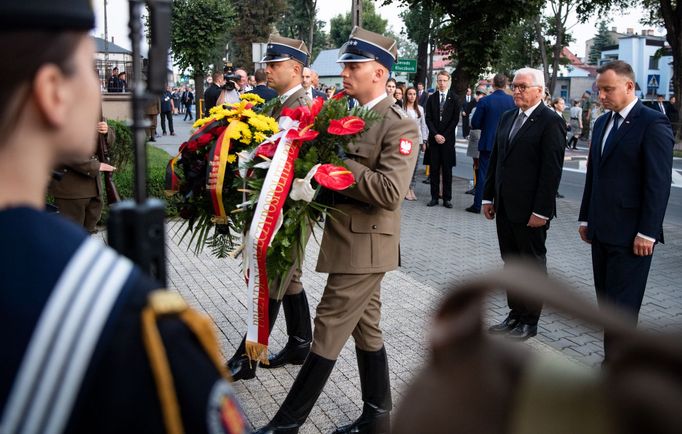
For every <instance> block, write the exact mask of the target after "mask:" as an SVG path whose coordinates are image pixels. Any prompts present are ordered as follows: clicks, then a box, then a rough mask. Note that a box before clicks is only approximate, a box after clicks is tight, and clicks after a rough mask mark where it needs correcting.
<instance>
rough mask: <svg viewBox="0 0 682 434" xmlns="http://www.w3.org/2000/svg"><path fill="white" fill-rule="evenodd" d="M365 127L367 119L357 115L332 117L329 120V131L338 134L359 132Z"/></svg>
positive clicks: (345, 134) (344, 134)
mask: <svg viewBox="0 0 682 434" xmlns="http://www.w3.org/2000/svg"><path fill="white" fill-rule="evenodd" d="M364 128H365V121H363V120H362V119H360V118H359V117H357V116H346V117H345V118H341V119H332V120H331V121H330V122H329V128H327V132H328V133H329V134H334V135H337V136H347V135H351V134H357V133H359V132H361V131H362V130H363V129H364Z"/></svg>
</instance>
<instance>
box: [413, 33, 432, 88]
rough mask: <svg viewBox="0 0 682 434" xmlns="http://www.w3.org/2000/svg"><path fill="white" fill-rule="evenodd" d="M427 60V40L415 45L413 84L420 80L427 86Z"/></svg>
mask: <svg viewBox="0 0 682 434" xmlns="http://www.w3.org/2000/svg"><path fill="white" fill-rule="evenodd" d="M428 61H429V41H422V42H420V43H419V45H417V76H416V77H415V79H414V81H415V82H414V85H415V86H417V83H419V82H421V83H424V87H427V84H426V73H427V70H428Z"/></svg>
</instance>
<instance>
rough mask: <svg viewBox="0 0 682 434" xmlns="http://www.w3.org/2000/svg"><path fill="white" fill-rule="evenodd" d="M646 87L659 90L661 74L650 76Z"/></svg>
mask: <svg viewBox="0 0 682 434" xmlns="http://www.w3.org/2000/svg"><path fill="white" fill-rule="evenodd" d="M646 82H647V85H646V87H648V88H655V89H658V83H660V82H661V76H660V75H659V74H649V76H648V78H647V80H646Z"/></svg>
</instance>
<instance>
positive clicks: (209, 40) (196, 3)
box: [171, 0, 233, 118]
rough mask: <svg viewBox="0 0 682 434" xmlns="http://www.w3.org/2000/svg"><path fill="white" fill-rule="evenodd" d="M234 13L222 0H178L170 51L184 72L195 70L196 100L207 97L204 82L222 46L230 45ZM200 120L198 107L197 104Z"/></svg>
mask: <svg viewBox="0 0 682 434" xmlns="http://www.w3.org/2000/svg"><path fill="white" fill-rule="evenodd" d="M232 21H233V16H232V11H231V9H230V7H229V5H228V4H227V2H225V1H223V0H175V1H174V2H173V3H172V9H171V51H172V52H173V58H174V59H175V64H176V65H177V66H178V67H179V68H180V69H181V70H187V69H191V70H192V77H193V78H194V85H195V87H196V98H197V100H198V99H199V98H203V96H204V79H205V75H206V73H207V72H208V69H209V66H210V65H211V59H213V58H215V56H216V51H217V50H219V47H224V46H225V43H226V42H227V32H228V30H229V29H228V28H227V27H226V25H227V23H230V22H232ZM196 110H197V118H198V117H199V105H198V104H197V108H196Z"/></svg>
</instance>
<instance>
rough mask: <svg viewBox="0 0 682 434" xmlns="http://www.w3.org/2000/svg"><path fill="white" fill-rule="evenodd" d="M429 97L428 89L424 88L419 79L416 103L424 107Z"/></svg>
mask: <svg viewBox="0 0 682 434" xmlns="http://www.w3.org/2000/svg"><path fill="white" fill-rule="evenodd" d="M428 99H429V91H428V90H426V89H424V83H422V82H421V81H420V82H419V83H417V103H418V104H419V105H420V106H422V107H426V101H428Z"/></svg>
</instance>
